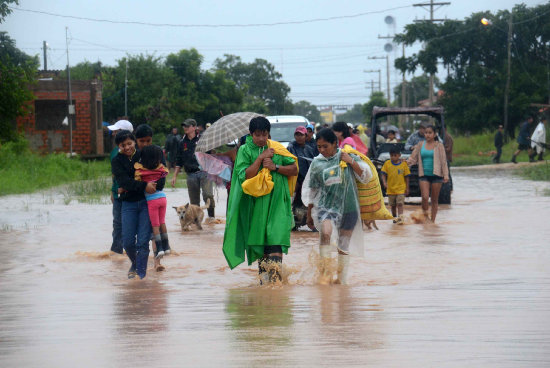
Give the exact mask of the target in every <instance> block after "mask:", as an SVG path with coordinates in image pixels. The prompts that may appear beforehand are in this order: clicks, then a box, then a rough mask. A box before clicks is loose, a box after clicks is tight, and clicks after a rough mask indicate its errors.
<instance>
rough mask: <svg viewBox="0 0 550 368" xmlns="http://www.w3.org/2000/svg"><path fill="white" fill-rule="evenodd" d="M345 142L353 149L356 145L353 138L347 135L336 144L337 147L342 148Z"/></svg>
mask: <svg viewBox="0 0 550 368" xmlns="http://www.w3.org/2000/svg"><path fill="white" fill-rule="evenodd" d="M346 144H349V145H350V146H351V147H353V149H355V147H356V145H355V141H354V140H353V138H352V137H347V138H346V139H344V140H343V141H342V142H340V144H339V145H338V147H340V148H344V146H345V145H346Z"/></svg>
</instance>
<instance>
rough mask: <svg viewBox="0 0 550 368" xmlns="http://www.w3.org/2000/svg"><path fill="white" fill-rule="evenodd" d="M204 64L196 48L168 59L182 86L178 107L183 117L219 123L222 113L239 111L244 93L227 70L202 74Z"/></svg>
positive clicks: (172, 55) (202, 121) (169, 65)
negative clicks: (229, 76)
mask: <svg viewBox="0 0 550 368" xmlns="http://www.w3.org/2000/svg"><path fill="white" fill-rule="evenodd" d="M202 62H203V57H202V55H200V54H199V52H198V51H197V50H196V49H194V48H192V49H189V50H181V51H180V52H178V53H177V54H170V55H168V56H167V58H166V65H167V66H168V67H169V68H171V69H173V70H174V73H176V75H177V76H178V80H179V82H180V83H181V87H182V92H181V95H180V98H179V100H178V106H177V108H178V109H179V113H180V115H182V116H184V117H193V118H195V119H196V120H197V121H198V122H199V123H203V124H206V123H207V122H214V121H216V120H217V119H219V118H220V117H221V116H222V114H223V115H226V114H230V113H233V112H237V111H239V110H240V107H241V105H242V102H243V93H242V91H240V90H239V89H238V88H237V86H236V83H235V82H234V81H232V80H230V79H229V78H228V77H227V75H226V73H225V71H222V70H216V71H213V72H210V71H202V70H201V64H202Z"/></svg>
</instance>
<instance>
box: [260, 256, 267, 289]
mask: <svg viewBox="0 0 550 368" xmlns="http://www.w3.org/2000/svg"><path fill="white" fill-rule="evenodd" d="M266 262H267V257H266V256H263V257H262V258H260V259H258V275H259V279H260V285H264V284H267V283H268V282H269V276H268V274H267V270H266Z"/></svg>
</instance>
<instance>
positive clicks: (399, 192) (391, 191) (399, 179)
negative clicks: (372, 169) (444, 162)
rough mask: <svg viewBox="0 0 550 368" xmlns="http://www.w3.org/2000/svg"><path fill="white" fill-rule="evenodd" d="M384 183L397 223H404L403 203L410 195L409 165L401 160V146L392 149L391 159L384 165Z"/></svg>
mask: <svg viewBox="0 0 550 368" xmlns="http://www.w3.org/2000/svg"><path fill="white" fill-rule="evenodd" d="M382 174H383V175H382V183H383V184H384V188H386V194H387V195H388V202H389V205H390V206H391V213H392V215H393V217H396V219H395V220H393V222H394V223H396V224H399V225H401V224H403V205H404V204H405V197H406V196H408V195H409V175H410V174H411V171H410V170H409V165H407V162H406V161H403V160H401V152H400V151H399V147H392V148H391V149H390V159H389V160H388V161H386V162H385V163H384V166H382Z"/></svg>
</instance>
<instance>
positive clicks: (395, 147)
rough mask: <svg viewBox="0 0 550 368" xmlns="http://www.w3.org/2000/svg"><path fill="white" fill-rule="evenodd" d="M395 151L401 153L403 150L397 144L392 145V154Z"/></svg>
mask: <svg viewBox="0 0 550 368" xmlns="http://www.w3.org/2000/svg"><path fill="white" fill-rule="evenodd" d="M394 153H399V154H401V150H400V149H399V146H398V145H397V144H394V145H392V146H391V148H390V155H391V154H394Z"/></svg>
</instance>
